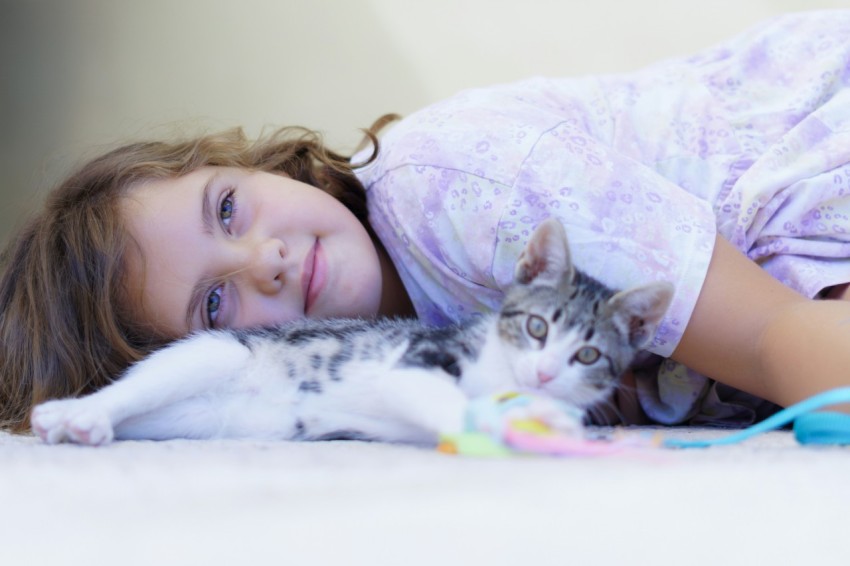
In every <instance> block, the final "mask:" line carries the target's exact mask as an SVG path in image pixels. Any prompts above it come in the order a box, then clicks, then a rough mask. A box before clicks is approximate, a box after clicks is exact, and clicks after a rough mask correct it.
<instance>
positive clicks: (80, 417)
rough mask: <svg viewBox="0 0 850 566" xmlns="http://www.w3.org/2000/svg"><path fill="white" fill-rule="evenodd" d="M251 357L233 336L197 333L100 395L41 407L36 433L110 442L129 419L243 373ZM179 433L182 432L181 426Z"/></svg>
mask: <svg viewBox="0 0 850 566" xmlns="http://www.w3.org/2000/svg"><path fill="white" fill-rule="evenodd" d="M249 355H250V353H249V351H248V349H247V348H246V347H245V346H243V345H242V344H240V343H239V342H238V340H236V339H235V338H234V337H233V336H232V335H229V334H226V333H204V334H199V335H196V336H192V337H190V338H187V339H185V340H181V341H179V342H176V343H174V344H172V345H170V346H168V347H166V348H164V349H162V350H159V351H157V352H155V353H154V354H152V355H151V356H149V357H148V358H146V359H144V360H142V361H140V362H139V363H137V364H135V365H133V366H132V367H131V368H130V369H129V370H128V371H127V373H126V374H125V375H124V376H123V377H122V378H121V379H120V380H118V381H116V382H115V383H113V384H111V385H109V386H107V387H104V388H103V389H101V390H100V391H97V392H96V393H93V394H91V395H88V396H86V397H82V398H79V399H61V400H55V401H48V402H46V403H43V404H41V405H38V406H37V407H35V409H33V412H32V416H31V422H32V428H33V431H34V432H36V433H37V434H38V435H39V436H40V437H41V438H42V439H44V440H45V441H47V442H48V443H51V444H52V443H57V442H62V441H66V440H68V441H71V442H78V443H81V444H95V445H96V444H103V443H107V442H110V441H111V440H112V439H113V437H114V434H115V432H114V431H115V428H116V427H117V426H120V424H121V423H122V422H123V421H125V420H127V419H131V418H133V417H137V416H139V415H143V414H145V413H148V412H151V411H155V410H157V409H160V408H162V407H166V406H168V405H171V404H173V403H177V402H180V401H184V400H187V399H191V398H192V397H195V396H198V395H201V394H203V393H205V392H208V391H210V390H214V389H216V388H217V387H219V386H222V385H226V384H227V383H229V382H230V381H232V380H233V379H235V378H237V377H238V376H239V374H240V372H241V370H242V369H243V368H244V366H245V364H246V363H247V361H248V358H249ZM175 426H176V425H175ZM173 432H174V434H173V436H178V437H179V436H181V430H174V431H173Z"/></svg>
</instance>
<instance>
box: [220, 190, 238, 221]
mask: <svg viewBox="0 0 850 566" xmlns="http://www.w3.org/2000/svg"><path fill="white" fill-rule="evenodd" d="M235 217H236V189H235V188H233V187H231V188H229V189H227V190H226V191H225V192H224V196H223V198H222V199H221V202H220V203H219V205H218V218H219V220H221V225H222V227H224V230H225V231H227V232H229V231H230V224H231V223H232V222H233V219H234V218H235Z"/></svg>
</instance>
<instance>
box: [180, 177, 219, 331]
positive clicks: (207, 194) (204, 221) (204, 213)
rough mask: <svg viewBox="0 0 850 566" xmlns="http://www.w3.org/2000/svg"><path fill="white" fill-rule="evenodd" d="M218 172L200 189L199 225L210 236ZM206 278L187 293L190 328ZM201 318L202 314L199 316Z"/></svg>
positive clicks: (212, 232)
mask: <svg viewBox="0 0 850 566" xmlns="http://www.w3.org/2000/svg"><path fill="white" fill-rule="evenodd" d="M218 177H219V173H218V172H216V173H215V174H213V175H212V176H210V178H209V179H208V180H207V182H206V184H205V185H204V188H203V190H202V191H201V225H202V231H203V233H204V234H206V235H207V236H210V237H212V236H213V234H214V233H215V225H216V222H215V217H214V216H215V215H214V213H213V209H214V207H213V194H212V187H213V185H214V184H215V181H216V180H217V179H218ZM208 281H209V280H208V279H201V280H199V281H198V282H197V283H195V285H194V287H192V294H191V295H189V304H188V305H187V307H186V326H187V327H188V328H189V329H190V330H191V329H192V320H193V319H194V318H195V312H197V310H198V308H199V307H200V305H201V301H203V300H204V294H205V292H206V290H207V284H208ZM201 320H203V316H201Z"/></svg>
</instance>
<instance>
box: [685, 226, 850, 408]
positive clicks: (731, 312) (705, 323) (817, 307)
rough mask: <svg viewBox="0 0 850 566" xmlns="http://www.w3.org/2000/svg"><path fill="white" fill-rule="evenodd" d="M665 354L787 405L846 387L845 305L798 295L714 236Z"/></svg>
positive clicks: (849, 371) (849, 372)
mask: <svg viewBox="0 0 850 566" xmlns="http://www.w3.org/2000/svg"><path fill="white" fill-rule="evenodd" d="M672 357H673V359H675V360H677V361H679V362H682V363H683V364H685V365H687V366H688V367H691V368H693V369H694V370H696V371H698V372H700V373H703V374H704V375H707V376H709V377H712V378H714V379H716V380H718V381H720V382H723V383H726V384H728V385H731V386H733V387H736V388H738V389H741V390H743V391H747V392H749V393H752V394H754V395H758V396H759V397H762V398H765V399H768V400H770V401H773V402H774V403H778V404H780V405H782V406H788V405H790V404H793V403H796V402H798V401H801V400H802V399H805V398H806V397H809V396H811V395H814V394H816V393H819V392H821V391H824V390H826V389H830V388H833V387H839V386H845V385H850V302H848V301H815V300H810V299H808V298H806V297H803V296H802V295H799V294H798V293H796V292H795V291H793V290H791V289H789V288H788V287H786V286H785V285H783V284H781V283H780V282H778V281H777V280H775V279H774V278H773V277H771V276H770V275H769V274H768V273H767V272H765V271H764V270H763V269H761V268H760V267H759V266H758V265H757V264H755V263H754V262H752V261H750V260H749V259H748V258H747V257H746V256H744V255H743V254H741V253H740V252H739V251H738V250H737V249H735V248H734V247H733V246H732V245H731V244H730V243H729V242H727V241H726V240H724V239H723V238H721V237H718V238H717V241H716V244H715V248H714V253H713V255H712V258H711V263H710V265H709V269H708V274H707V276H706V280H705V284H704V286H703V289H702V291H701V293H700V296H699V300H698V301H697V304H696V307H695V309H694V313H693V315H692V317H691V320H690V322H689V324H688V327H687V329H686V331H685V333H684V336H683V337H682V340H681V342H680V343H679V346H678V347H677V348H676V350H675V351H674V352H673V356H672ZM846 410H848V412H850V408H847V409H846Z"/></svg>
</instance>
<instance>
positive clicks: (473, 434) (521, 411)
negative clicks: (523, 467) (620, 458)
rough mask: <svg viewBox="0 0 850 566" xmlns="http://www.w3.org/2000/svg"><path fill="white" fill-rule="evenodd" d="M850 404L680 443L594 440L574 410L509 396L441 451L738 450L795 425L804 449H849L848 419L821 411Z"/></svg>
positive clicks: (486, 402)
mask: <svg viewBox="0 0 850 566" xmlns="http://www.w3.org/2000/svg"><path fill="white" fill-rule="evenodd" d="M841 403H850V387H839V388H837V389H832V390H829V391H825V392H823V393H819V394H817V395H814V396H812V397H809V398H808V399H805V400H803V401H801V402H799V403H797V404H795V405H791V406H790V407H787V408H786V409H783V410H782V411H779V412H778V413H776V414H774V415H773V416H771V417H769V418H767V419H765V420H764V421H762V422H760V423H757V424H755V425H753V426H750V427H748V428H745V429H742V430H740V431H738V432H735V433H731V434H728V435H725V436H722V437H719V438H711V439H697V440H682V439H676V438H667V439H662V438H661V437H660V435H659V434H658V433H656V434H654V435H651V436H643V435H629V436H628V437H625V436H617V435H613V436H608V437H597V438H590V437H586V436H585V433H584V432H583V427H582V425H581V417H582V413H581V411H579V410H578V409H576V408H575V407H572V406H569V405H567V404H565V403H561V402H559V401H555V400H553V399H550V398H545V397H541V396H539V395H535V394H532V393H505V394H502V395H496V396H492V397H484V398H481V399H476V400H473V401H471V402H470V405H469V409H468V411H467V415H466V428H465V430H464V432H462V433H460V434H451V435H442V436H441V437H440V443H439V445H438V447H437V449H438V450H440V451H441V452H444V453H448V454H459V455H467V456H496V457H506V456H513V455H517V454H537V455H547V456H604V455H610V454H616V453H620V452H623V451H625V450H629V449H635V448H659V447H661V448H679V449H683V448H708V447H711V446H722V445H729V444H737V443H739V442H742V441H744V440H747V439H749V438H752V437H754V436H757V435H759V434H763V433H765V432H769V431H772V430H777V429H779V428H782V427H784V426H787V425H793V434H794V438H795V439H796V440H797V442H798V443H800V444H802V445H832V446H848V445H850V415H847V414H844V413H836V412H827V411H823V410H822V409H823V408H825V407H829V406H832V405H837V404H841Z"/></svg>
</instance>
